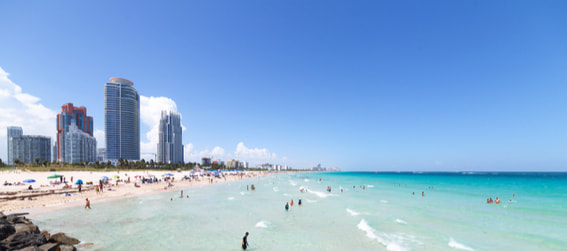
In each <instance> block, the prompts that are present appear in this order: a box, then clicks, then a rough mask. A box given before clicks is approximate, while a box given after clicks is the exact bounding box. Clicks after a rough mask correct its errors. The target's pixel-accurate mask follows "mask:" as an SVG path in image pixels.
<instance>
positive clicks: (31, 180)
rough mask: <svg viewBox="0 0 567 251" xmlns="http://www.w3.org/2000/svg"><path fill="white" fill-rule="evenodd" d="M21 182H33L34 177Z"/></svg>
mask: <svg viewBox="0 0 567 251" xmlns="http://www.w3.org/2000/svg"><path fill="white" fill-rule="evenodd" d="M22 182H24V183H34V182H35V180H34V179H27V180H24V181H22Z"/></svg>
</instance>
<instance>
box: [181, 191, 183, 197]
mask: <svg viewBox="0 0 567 251" xmlns="http://www.w3.org/2000/svg"><path fill="white" fill-rule="evenodd" d="M181 198H183V190H181Z"/></svg>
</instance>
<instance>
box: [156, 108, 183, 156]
mask: <svg viewBox="0 0 567 251" xmlns="http://www.w3.org/2000/svg"><path fill="white" fill-rule="evenodd" d="M181 136H182V132H181V115H180V114H179V113H175V112H171V111H170V112H169V114H168V113H167V112H166V111H162V112H161V119H160V121H159V142H158V149H157V160H156V161H158V162H162V163H183V143H182V137H181Z"/></svg>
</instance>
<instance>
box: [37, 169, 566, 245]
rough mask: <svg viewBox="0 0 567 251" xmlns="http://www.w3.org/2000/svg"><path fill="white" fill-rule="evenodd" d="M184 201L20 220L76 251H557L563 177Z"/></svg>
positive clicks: (346, 176)
mask: <svg viewBox="0 0 567 251" xmlns="http://www.w3.org/2000/svg"><path fill="white" fill-rule="evenodd" d="M252 184H254V186H255V187H256V189H255V190H254V191H252V190H247V185H248V186H249V185H252ZM327 187H331V192H328V191H327ZM302 188H303V192H301V189H302ZM341 190H342V191H341ZM422 192H423V196H422ZM185 195H189V198H186V197H184V198H180V197H179V192H163V193H156V194H151V195H147V196H142V197H131V198H125V199H120V200H113V201H105V202H100V203H97V202H96V201H94V202H93V203H92V205H91V206H92V209H91V210H85V209H83V208H82V207H71V208H63V209H60V210H57V211H49V212H46V213H41V214H32V215H30V216H29V218H31V219H32V220H33V222H34V223H35V224H37V225H38V226H40V228H41V229H43V230H48V231H49V232H51V233H56V232H65V233H67V234H68V235H70V236H72V237H75V238H78V239H79V240H81V241H82V242H87V243H88V242H91V243H93V245H92V246H90V247H87V248H83V250H242V248H241V242H242V237H243V236H244V233H245V232H249V233H250V235H249V237H248V242H249V248H248V250H567V173H479V172H466V173H381V172H378V173H374V172H338V173H293V174H278V175H268V176H263V177H259V178H253V179H245V180H241V181H234V182H229V183H219V184H214V185H205V186H202V187H196V188H191V189H185V190H184V196H185ZM496 197H498V198H499V199H500V200H501V201H502V202H501V203H500V204H495V203H493V204H488V203H486V200H487V198H492V199H496ZM299 199H301V201H302V205H301V206H300V205H298V200H299ZM291 200H293V202H294V204H293V206H290V208H289V210H288V211H286V210H285V209H284V206H285V204H286V202H288V203H289V202H291Z"/></svg>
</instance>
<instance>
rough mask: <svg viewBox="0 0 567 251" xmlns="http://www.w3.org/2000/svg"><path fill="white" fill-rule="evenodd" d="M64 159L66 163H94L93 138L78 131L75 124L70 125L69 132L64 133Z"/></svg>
mask: <svg viewBox="0 0 567 251" xmlns="http://www.w3.org/2000/svg"><path fill="white" fill-rule="evenodd" d="M64 159H65V162H67V163H81V162H83V161H89V162H95V160H96V139H95V137H93V136H91V135H89V134H88V133H86V132H84V131H83V130H80V129H79V128H78V127H77V125H76V124H75V123H71V124H70V126H69V131H68V132H66V133H65V158H64Z"/></svg>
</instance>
